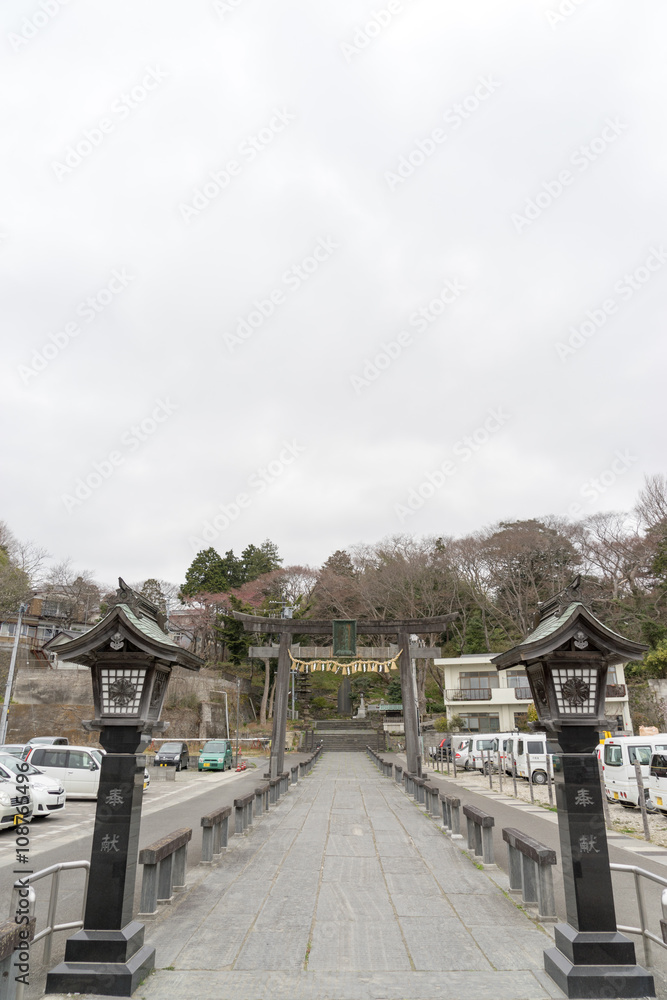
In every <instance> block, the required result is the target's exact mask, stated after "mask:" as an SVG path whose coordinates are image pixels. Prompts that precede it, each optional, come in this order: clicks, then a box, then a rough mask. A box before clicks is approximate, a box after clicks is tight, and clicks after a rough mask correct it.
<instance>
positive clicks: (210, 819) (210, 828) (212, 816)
mask: <svg viewBox="0 0 667 1000" xmlns="http://www.w3.org/2000/svg"><path fill="white" fill-rule="evenodd" d="M231 814H232V807H231V806H221V807H220V809H214V810H213V812H210V813H208V814H207V815H206V816H202V818H201V820H200V823H201V826H202V833H201V863H202V864H203V865H212V864H213V862H214V861H215V860H216V859H217V858H220V856H221V855H222V852H223V850H224V849H226V847H227V846H228V844H229V817H230V816H231Z"/></svg>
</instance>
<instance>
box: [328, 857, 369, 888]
mask: <svg viewBox="0 0 667 1000" xmlns="http://www.w3.org/2000/svg"><path fill="white" fill-rule="evenodd" d="M381 878H382V870H381V868H380V862H379V860H378V858H377V857H375V858H341V857H338V856H336V855H332V856H331V857H326V858H325V859H324V866H323V869H322V881H323V882H352V883H353V885H363V884H364V883H365V884H369V883H371V882H373V881H379V880H380V879H381Z"/></svg>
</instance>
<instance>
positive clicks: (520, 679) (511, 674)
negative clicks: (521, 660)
mask: <svg viewBox="0 0 667 1000" xmlns="http://www.w3.org/2000/svg"><path fill="white" fill-rule="evenodd" d="M507 686H508V687H510V688H523V687H525V688H527V687H529V684H528V675H527V674H526V671H525V670H508V671H507Z"/></svg>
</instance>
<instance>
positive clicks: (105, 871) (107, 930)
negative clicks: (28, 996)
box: [46, 726, 155, 996]
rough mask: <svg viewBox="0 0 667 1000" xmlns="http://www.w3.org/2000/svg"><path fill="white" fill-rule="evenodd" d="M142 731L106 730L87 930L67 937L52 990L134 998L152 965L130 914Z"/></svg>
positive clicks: (49, 980) (49, 978) (52, 976)
mask: <svg viewBox="0 0 667 1000" xmlns="http://www.w3.org/2000/svg"><path fill="white" fill-rule="evenodd" d="M140 739H141V733H140V732H138V731H137V730H136V729H132V728H131V727H124V726H118V727H111V726H109V727H106V728H105V729H103V730H102V735H101V737H100V742H101V743H102V745H103V746H104V748H105V750H106V751H107V753H106V755H105V756H104V757H103V759H102V770H101V774H100V786H99V792H98V796H97V810H96V813H95V828H94V831H93V844H92V849H91V857H90V879H89V883H88V895H87V898H86V908H85V913H84V919H83V930H80V931H77V933H75V934H73V935H72V937H70V938H68V940H67V944H66V946H65V961H64V962H61V963H60V965H57V966H56V967H55V968H54V969H52V970H51V971H50V972H49V974H48V976H47V982H46V992H47V993H104V994H112V995H116V996H118V995H120V996H130V994H131V993H132V992H134V990H135V989H136V988H137V986H138V985H139V983H140V982H141V981H142V980H143V979H145V977H146V976H147V975H148V973H149V972H150V971H151V970H152V969H153V968H154V966H155V948H152V947H149V946H148V945H145V944H144V925H143V924H141V923H138V922H137V921H136V920H133V919H132V910H133V904H134V886H135V880H136V871H137V855H138V848H139V827H140V824H141V801H142V795H143V783H144V763H143V757H139V758H138V757H137V756H136V753H135V752H134V751H136V750H137V748H138V746H139V742H140Z"/></svg>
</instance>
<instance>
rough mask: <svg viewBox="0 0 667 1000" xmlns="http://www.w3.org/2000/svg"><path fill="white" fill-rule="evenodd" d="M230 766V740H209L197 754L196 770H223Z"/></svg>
mask: <svg viewBox="0 0 667 1000" xmlns="http://www.w3.org/2000/svg"><path fill="white" fill-rule="evenodd" d="M231 766H232V742H231V740H209V741H208V742H207V743H205V744H204V747H203V749H202V751H201V753H200V754H199V761H198V763H197V770H198V771H204V770H206V771H224V770H225V768H231Z"/></svg>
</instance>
